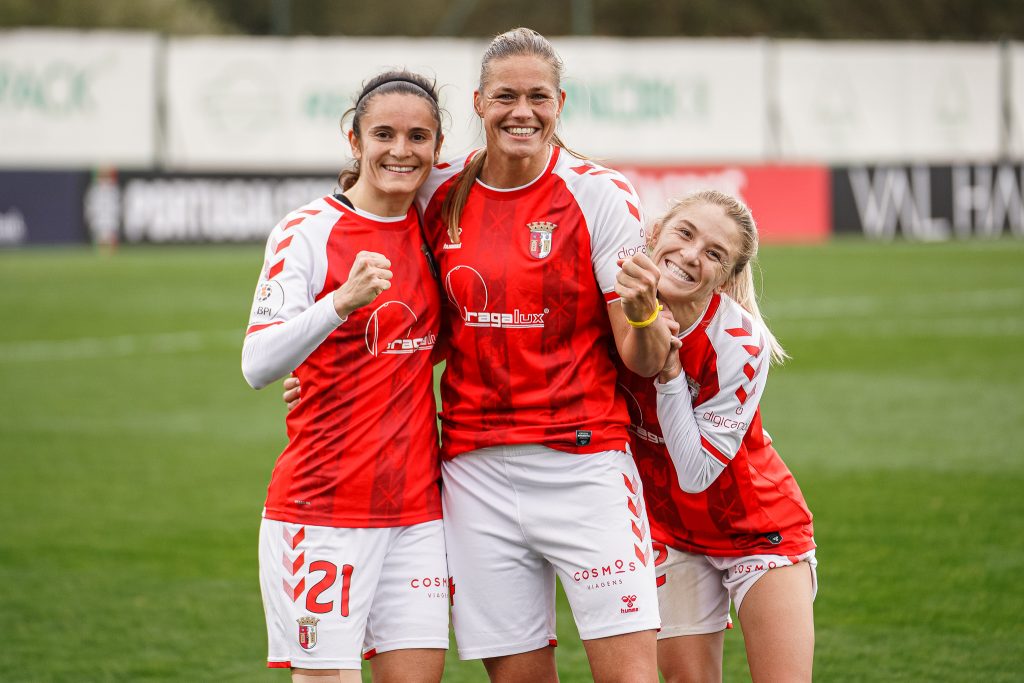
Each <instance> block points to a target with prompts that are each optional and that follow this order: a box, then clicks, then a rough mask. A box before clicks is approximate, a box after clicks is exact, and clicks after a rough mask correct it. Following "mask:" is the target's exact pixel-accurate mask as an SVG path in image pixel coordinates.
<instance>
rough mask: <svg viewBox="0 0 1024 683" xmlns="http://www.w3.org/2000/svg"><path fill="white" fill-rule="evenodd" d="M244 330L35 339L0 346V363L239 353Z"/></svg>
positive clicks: (5, 343) (3, 343) (4, 343)
mask: <svg viewBox="0 0 1024 683" xmlns="http://www.w3.org/2000/svg"><path fill="white" fill-rule="evenodd" d="M243 335H244V331H243V330H241V329H235V330H216V331H187V332H164V333H157V334H122V335H118V336H116V337H78V338H75V339H59V340H34V341H18V342H2V343H0V363H26V362H37V361H59V360H85V359H89V358H121V357H125V356H151V355H158V354H165V353H190V352H195V351H203V350H205V349H208V348H211V347H217V348H223V347H224V346H227V345H228V344H231V345H235V346H237V347H238V351H239V353H241V350H242V338H243Z"/></svg>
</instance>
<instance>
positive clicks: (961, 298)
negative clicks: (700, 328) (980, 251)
mask: <svg viewBox="0 0 1024 683" xmlns="http://www.w3.org/2000/svg"><path fill="white" fill-rule="evenodd" d="M1017 305H1024V289H991V290H975V291H967V292H944V293H938V292H937V293H936V294H933V295H928V296H924V295H905V296H900V295H898V294H895V295H893V296H892V297H869V296H849V297H821V298H811V299H802V300H789V301H782V302H779V303H778V304H774V305H771V306H769V307H768V310H767V311H766V313H767V314H768V316H769V322H771V321H773V320H791V321H794V323H796V330H794V332H795V333H797V334H802V335H811V336H814V335H818V334H820V335H823V336H824V335H829V334H835V333H836V332H837V327H838V328H839V329H841V330H843V332H845V333H848V334H853V335H856V336H862V335H884V336H897V335H900V334H915V335H937V336H948V337H970V336H1001V335H1020V334H1022V333H1024V317H1022V316H1021V315H1020V312H1021V311H1022V310H1024V309H1021V308H1017V309H1016V311H1017V312H1018V315H1017V316H1015V317H1000V318H992V317H989V318H984V317H979V318H971V319H968V318H949V317H945V316H946V315H947V314H949V313H952V312H954V311H956V312H962V311H964V309H968V310H971V311H984V310H989V311H991V310H993V309H997V310H1000V309H1001V310H1003V311H1005V312H1008V311H1006V309H1011V310H1012V309H1013V308H1014V307H1015V306H1017ZM908 312H911V313H913V312H917V313H941V314H943V317H941V318H935V319H930V320H929V319H917V320H913V319H911V320H908V319H906V314H907V313H908ZM873 314H889V315H893V314H897V315H899V316H900V320H892V319H890V320H877V321H871V320H867V321H865V320H863V317H866V316H871V315H873ZM858 316H860V319H859V320H851V321H849V322H848V323H839V325H836V324H835V323H833V322H828V323H826V322H818V323H815V321H824V320H827V319H829V318H837V317H838V318H857V317H858ZM798 321H808V322H809V323H810V324H802V323H801V322H798ZM243 335H244V332H243V330H241V329H237V330H213V331H198V330H194V331H186V332H165V333H156V334H123V335H118V336H115V337H78V338H75V339H60V340H28V341H16V342H0V364H2V363H26V362H39V361H60V360H86V359H90V358H114V357H126V356H149V355H159V354H171V353H189V352H196V351H202V350H205V349H208V348H212V347H216V348H224V347H226V346H236V347H237V348H238V350H239V353H241V348H242V339H243Z"/></svg>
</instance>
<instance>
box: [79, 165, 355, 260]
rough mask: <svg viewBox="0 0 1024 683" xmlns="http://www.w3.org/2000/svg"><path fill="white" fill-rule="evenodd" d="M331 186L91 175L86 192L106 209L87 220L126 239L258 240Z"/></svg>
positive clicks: (238, 178) (307, 181)
mask: <svg viewBox="0 0 1024 683" xmlns="http://www.w3.org/2000/svg"><path fill="white" fill-rule="evenodd" d="M336 188H337V179H336V178H335V177H333V176H330V175H325V176H282V175H255V174H233V175H210V174H185V173H173V174H167V173H163V174H159V173H124V174H122V175H121V176H120V178H118V179H117V180H116V182H115V181H113V180H112V179H111V178H109V177H106V178H104V177H101V176H97V178H96V181H95V183H94V185H93V187H92V188H91V191H92V192H95V193H98V194H103V195H106V196H107V197H108V199H107V200H104V201H102V202H97V204H98V205H102V206H104V207H106V211H105V212H104V213H103V214H102V215H99V214H95V215H93V216H92V217H91V220H90V221H89V224H90V226H92V227H93V230H94V231H95V232H99V231H100V229H105V230H113V229H117V230H118V232H119V235H120V239H121V241H123V242H128V243H135V242H153V243H164V242H173V243H180V242H253V241H255V242H262V241H263V240H265V239H266V237H267V235H269V234H270V231H271V230H272V229H273V227H274V226H275V225H277V222H278V221H280V220H281V219H282V218H283V217H284V216H285V215H286V214H287V213H288V212H289V211H293V210H294V209H296V208H298V207H300V206H302V205H303V204H306V203H307V202H310V201H312V200H314V199H316V198H317V197H322V196H324V195H327V194H331V193H332V192H334V191H335V190H336ZM100 226H103V227H102V228H100Z"/></svg>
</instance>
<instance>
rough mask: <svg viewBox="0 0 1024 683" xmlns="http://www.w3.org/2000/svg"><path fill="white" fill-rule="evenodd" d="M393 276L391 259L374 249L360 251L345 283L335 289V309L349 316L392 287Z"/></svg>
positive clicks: (344, 316)
mask: <svg viewBox="0 0 1024 683" xmlns="http://www.w3.org/2000/svg"><path fill="white" fill-rule="evenodd" d="M392 277H394V275H393V274H392V272H391V261H389V260H388V259H387V257H386V256H384V255H383V254H378V253H376V252H373V251H361V252H359V253H358V254H356V259H355V261H354V262H353V263H352V269H351V270H350V271H349V273H348V279H347V280H345V284H343V285H342V286H341V287H338V288H337V289H336V290H334V310H336V311H337V312H338V315H339V316H341V317H342V318H347V317H348V316H349V314H350V313H352V311H354V310H356V309H357V308H362V307H363V306H365V305H366V304H368V303H370V302H371V301H373V300H374V299H376V298H377V297H378V296H380V293H381V292H383V291H384V290H385V289H388V288H390V287H391V278H392Z"/></svg>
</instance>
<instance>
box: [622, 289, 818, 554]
mask: <svg viewBox="0 0 1024 683" xmlns="http://www.w3.org/2000/svg"><path fill="white" fill-rule="evenodd" d="M681 339H682V342H683V345H682V348H681V349H680V350H679V357H680V360H681V363H682V366H683V373H682V374H680V376H679V377H677V378H676V379H675V380H672V382H669V383H666V384H658V383H657V382H656V381H652V380H651V379H648V378H644V377H639V376H637V375H635V374H633V373H631V372H630V371H629V370H628V369H626V368H625V366H623V365H622V363H621V361H620V362H619V363H618V366H619V382H620V384H621V386H622V387H623V388H624V389H625V391H626V396H627V402H628V403H629V410H630V422H631V424H630V432H631V438H632V443H633V455H634V458H635V459H636V463H637V467H638V469H639V470H640V476H641V479H642V481H643V485H644V497H645V499H646V501H647V511H648V515H649V517H650V520H651V536H652V538H654V540H656V541H660V542H662V543H665V544H666V545H669V546H672V547H674V548H678V549H681V550H686V551H688V552H692V553H699V554H703V555H717V556H740V555H751V554H756V553H764V552H766V553H772V554H776V555H794V556H795V555H799V554H801V553H803V552H806V551H807V550H810V549H812V548H814V547H815V546H814V540H813V529H812V526H811V513H810V511H809V510H808V509H807V504H806V503H805V502H804V497H803V494H802V493H801V492H800V488H799V487H798V486H797V484H796V480H795V479H794V478H793V475H792V474H791V473H790V471H789V468H787V467H786V464H785V463H784V462H783V461H782V458H781V457H779V454H778V453H777V452H776V451H775V448H774V447H772V442H771V438H770V437H769V436H768V433H767V432H766V431H765V430H764V429H763V428H762V426H761V411H760V408H759V406H758V404H759V402H760V400H761V394H762V393H763V391H764V386H765V381H766V380H767V378H768V365H769V355H770V350H769V348H768V346H767V344H766V342H765V336H764V333H763V330H762V327H761V325H759V324H758V323H757V322H755V321H754V320H753V318H752V317H751V315H750V314H749V313H748V312H747V311H745V310H744V309H743V308H742V307H741V306H740V305H739V304H737V303H736V302H735V301H733V300H732V299H730V298H729V297H728V296H725V295H721V294H715V295H714V296H713V297H712V299H711V302H710V304H709V305H708V308H707V310H706V311H705V312H704V314H703V315H702V316H701V318H700V320H698V321H697V322H696V323H694V324H693V325H692V326H691V327H690V328H689V329H688V330H686V331H684V332H683V333H682V334H681ZM673 402H674V403H673ZM684 469H685V470H687V471H683V470H684ZM684 483H685V487H686V488H687V489H688V491H689V492H688V491H687V490H684V488H683V487H684Z"/></svg>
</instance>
